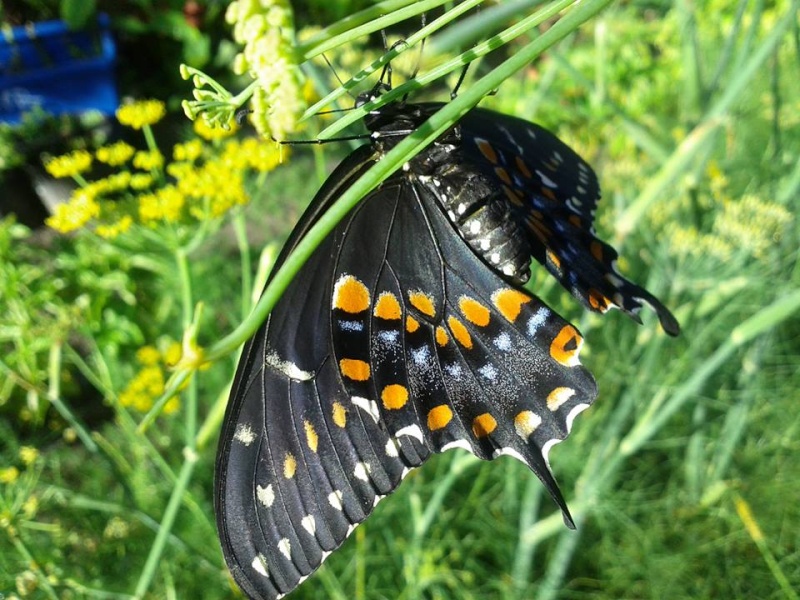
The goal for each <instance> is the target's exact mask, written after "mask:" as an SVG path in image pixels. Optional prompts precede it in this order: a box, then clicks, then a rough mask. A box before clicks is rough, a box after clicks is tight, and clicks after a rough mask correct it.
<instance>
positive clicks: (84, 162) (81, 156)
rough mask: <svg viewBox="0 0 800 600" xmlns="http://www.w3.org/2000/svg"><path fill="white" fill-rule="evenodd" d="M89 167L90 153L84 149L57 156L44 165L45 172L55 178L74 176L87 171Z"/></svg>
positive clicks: (90, 162)
mask: <svg viewBox="0 0 800 600" xmlns="http://www.w3.org/2000/svg"><path fill="white" fill-rule="evenodd" d="M91 167H92V155H91V154H89V153H88V152H87V151H86V150H75V151H74V152H70V153H69V154H64V155H63V156H57V157H55V158H52V159H50V160H49V161H47V162H46V163H45V165H44V168H45V169H46V170H47V172H48V173H50V175H52V176H53V177H55V178H56V179H61V178H62V177H74V176H75V175H79V174H80V173H84V172H86V171H88V170H89V169H90V168H91Z"/></svg>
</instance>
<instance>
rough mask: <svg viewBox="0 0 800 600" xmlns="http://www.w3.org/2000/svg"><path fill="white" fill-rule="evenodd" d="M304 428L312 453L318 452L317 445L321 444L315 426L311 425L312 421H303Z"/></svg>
mask: <svg viewBox="0 0 800 600" xmlns="http://www.w3.org/2000/svg"><path fill="white" fill-rule="evenodd" d="M303 428H304V429H305V431H306V442H308V447H309V448H311V451H312V452H316V451H317V445H318V444H319V436H318V435H317V431H316V430H315V429H314V425H312V424H311V421H303Z"/></svg>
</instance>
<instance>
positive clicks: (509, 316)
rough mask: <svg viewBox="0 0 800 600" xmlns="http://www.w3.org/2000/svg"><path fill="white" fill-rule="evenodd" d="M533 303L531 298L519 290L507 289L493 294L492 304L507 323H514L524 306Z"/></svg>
mask: <svg viewBox="0 0 800 600" xmlns="http://www.w3.org/2000/svg"><path fill="white" fill-rule="evenodd" d="M530 301H531V297H530V296H528V295H527V294H523V293H522V292H520V291H518V290H513V289H511V288H506V289H502V290H497V291H496V292H495V293H494V294H492V303H493V304H494V305H495V307H497V310H499V311H500V314H501V315H503V316H504V317H505V318H506V320H507V321H509V322H510V323H513V322H514V321H516V320H517V317H518V316H519V313H520V312H521V311H522V305H523V304H527V303H528V302H530Z"/></svg>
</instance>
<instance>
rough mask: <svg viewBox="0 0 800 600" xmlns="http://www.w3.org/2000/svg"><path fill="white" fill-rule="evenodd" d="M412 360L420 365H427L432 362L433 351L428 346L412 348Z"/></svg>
mask: <svg viewBox="0 0 800 600" xmlns="http://www.w3.org/2000/svg"><path fill="white" fill-rule="evenodd" d="M411 360H413V361H414V362H415V363H416V364H418V365H420V366H425V365H428V364H430V362H431V351H430V348H428V347H427V346H422V347H421V348H414V349H412V350H411Z"/></svg>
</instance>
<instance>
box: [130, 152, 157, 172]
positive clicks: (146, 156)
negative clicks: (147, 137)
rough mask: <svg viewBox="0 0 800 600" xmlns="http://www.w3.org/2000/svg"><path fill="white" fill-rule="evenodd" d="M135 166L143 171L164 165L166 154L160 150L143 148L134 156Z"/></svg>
mask: <svg viewBox="0 0 800 600" xmlns="http://www.w3.org/2000/svg"><path fill="white" fill-rule="evenodd" d="M133 166H134V167H136V168H137V169H141V170H142V171H152V170H154V169H160V168H161V167H163V166H164V155H163V154H161V152H159V151H158V150H142V151H140V152H137V153H136V154H135V156H134V157H133Z"/></svg>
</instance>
